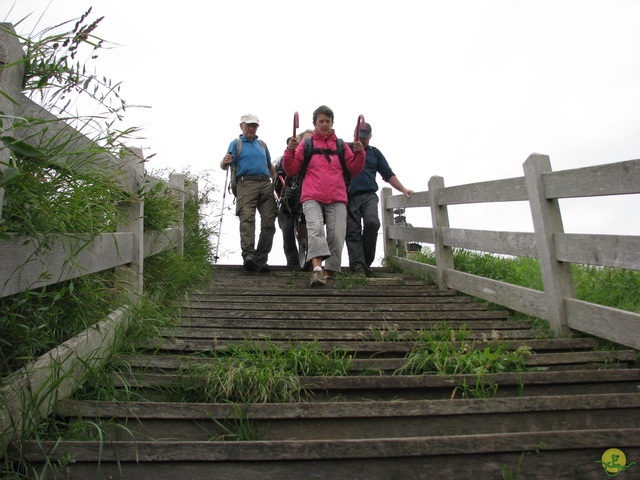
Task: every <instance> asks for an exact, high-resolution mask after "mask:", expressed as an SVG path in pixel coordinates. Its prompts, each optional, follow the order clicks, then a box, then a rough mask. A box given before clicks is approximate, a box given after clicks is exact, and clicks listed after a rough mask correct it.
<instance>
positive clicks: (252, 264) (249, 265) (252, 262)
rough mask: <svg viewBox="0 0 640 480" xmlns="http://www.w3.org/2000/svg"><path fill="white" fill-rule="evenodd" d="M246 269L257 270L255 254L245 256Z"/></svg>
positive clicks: (248, 270)
mask: <svg viewBox="0 0 640 480" xmlns="http://www.w3.org/2000/svg"><path fill="white" fill-rule="evenodd" d="M244 269H245V270H246V271H247V272H255V271H256V259H255V258H253V255H247V256H246V257H244Z"/></svg>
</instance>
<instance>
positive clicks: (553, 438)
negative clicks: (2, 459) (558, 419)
mask: <svg viewBox="0 0 640 480" xmlns="http://www.w3.org/2000/svg"><path fill="white" fill-rule="evenodd" d="M612 445H615V446H616V448H618V449H621V450H623V451H625V452H626V453H627V458H628V459H629V461H631V459H633V458H638V456H639V455H640V452H639V451H638V448H637V446H638V445H640V429H636V428H611V429H609V430H593V431H592V430H565V431H543V432H527V433H504V434H488V435H449V436H437V437H410V438H384V439H357V440H334V439H332V440H289V441H278V442H269V441H257V442H209V441H201V442H151V441H146V442H145V441H136V442H128V441H113V442H107V443H105V442H97V441H96V442H65V441H62V442H55V441H41V442H33V443H28V444H25V445H24V446H23V452H24V454H25V456H26V457H27V458H28V459H30V460H31V461H32V462H34V464H36V465H37V462H44V461H45V459H48V460H49V461H50V462H55V461H57V460H67V461H70V462H71V463H70V464H69V466H72V467H73V468H71V469H70V472H72V473H70V474H69V475H68V476H67V474H66V473H65V476H64V478H70V479H86V478H135V479H136V480H147V479H150V480H157V479H158V478H162V479H169V480H172V479H175V480H178V479H180V480H182V479H184V478H190V479H211V478H223V479H224V478H256V477H258V476H260V477H264V476H267V477H268V478H300V476H301V475H303V476H304V478H327V477H330V478H349V479H388V478H425V474H428V475H433V472H437V475H438V477H439V478H503V477H502V474H503V472H504V469H505V468H508V469H509V470H510V471H511V472H515V471H516V469H518V468H517V467H518V466H520V468H519V469H518V470H521V471H523V472H525V473H524V477H521V478H563V479H564V478H567V479H568V478H578V477H577V476H578V475H580V476H581V477H582V478H585V477H586V478H606V476H605V472H604V470H603V467H602V465H601V464H600V463H599V462H600V460H601V459H602V456H603V453H604V452H605V451H606V450H608V449H610V448H612ZM302 472H303V473H302ZM98 473H99V475H100V476H99V477H97V474H98ZM629 473H630V472H629Z"/></svg>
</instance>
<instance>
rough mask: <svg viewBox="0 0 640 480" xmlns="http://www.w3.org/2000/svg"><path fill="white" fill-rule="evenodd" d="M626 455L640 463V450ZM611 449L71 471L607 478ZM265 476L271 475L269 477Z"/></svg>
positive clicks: (77, 478) (384, 479) (141, 478)
mask: <svg viewBox="0 0 640 480" xmlns="http://www.w3.org/2000/svg"><path fill="white" fill-rule="evenodd" d="M624 448H625V451H626V452H627V453H628V454H629V455H630V456H633V458H635V457H636V456H638V455H639V453H636V450H635V449H627V448H626V447H624ZM606 449H607V448H606V447H603V446H601V445H597V446H595V447H594V448H591V449H575V450H562V451H540V450H531V451H525V450H523V451H521V452H492V453H488V454H474V455H469V456H466V457H464V458H462V457H461V455H460V454H455V455H440V456H429V457H402V458H395V457H389V458H386V457H385V458H363V459H343V460H340V459H326V460H323V459H318V460H300V461H295V460H286V461H275V460H271V461H264V462H252V461H245V462H235V461H233V462H216V463H215V464H212V463H208V462H182V461H181V462H161V463H160V462H159V463H157V464H153V463H134V462H122V463H119V462H118V463H115V462H114V463H103V464H99V465H96V464H94V463H86V462H77V463H74V464H73V468H70V467H69V466H68V470H69V472H68V473H67V472H66V471H65V473H64V478H65V479H66V480H86V479H88V478H97V477H98V475H104V477H103V478H123V475H124V476H125V477H126V478H135V479H136V480H157V479H159V478H162V479H163V480H184V478H185V476H188V478H189V479H191V480H210V479H211V478H212V477H214V478H216V479H221V480H222V479H224V480H227V479H228V480H231V479H250V478H263V477H265V476H266V475H268V477H270V478H278V479H279V478H283V479H284V478H286V479H289V478H300V475H301V474H300V472H304V473H303V475H304V478H305V479H310V480H311V479H313V480H319V479H325V478H327V476H331V478H341V479H342V478H344V479H347V478H348V479H352V480H388V479H390V478H398V479H405V478H407V479H408V478H426V477H425V472H429V473H428V474H429V475H430V474H431V472H438V475H439V476H440V477H443V478H461V479H468V478H491V479H494V478H504V475H505V469H508V471H509V472H511V474H514V473H513V472H518V477H519V478H522V479H525V478H526V479H529V478H562V479H570V478H578V477H577V476H576V472H579V475H580V476H581V477H582V478H603V477H602V475H604V473H603V469H602V466H601V465H600V464H598V463H595V461H594V460H593V459H594V458H595V459H599V458H601V457H602V455H603V452H604V451H605V450H606ZM265 472H268V474H266V473H265Z"/></svg>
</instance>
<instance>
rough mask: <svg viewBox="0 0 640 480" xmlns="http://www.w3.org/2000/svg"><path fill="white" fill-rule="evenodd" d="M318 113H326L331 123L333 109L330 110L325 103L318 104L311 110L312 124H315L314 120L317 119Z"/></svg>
mask: <svg viewBox="0 0 640 480" xmlns="http://www.w3.org/2000/svg"><path fill="white" fill-rule="evenodd" d="M318 115H326V116H327V117H329V118H330V119H331V123H333V110H331V109H330V108H329V107H327V106H326V105H320V106H319V107H318V108H316V109H315V111H314V112H313V124H314V125H315V124H316V120H317V119H318Z"/></svg>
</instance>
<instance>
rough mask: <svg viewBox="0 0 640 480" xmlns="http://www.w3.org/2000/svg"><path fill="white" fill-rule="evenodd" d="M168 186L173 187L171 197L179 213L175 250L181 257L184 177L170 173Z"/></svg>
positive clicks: (182, 249) (182, 247)
mask: <svg viewBox="0 0 640 480" xmlns="http://www.w3.org/2000/svg"><path fill="white" fill-rule="evenodd" d="M169 185H171V186H172V187H173V195H174V196H175V198H176V204H177V207H178V209H179V212H180V213H179V215H180V236H179V239H178V245H177V248H178V252H179V253H180V255H181V256H182V255H183V254H184V202H185V190H184V175H182V174H179V173H172V174H171V175H169Z"/></svg>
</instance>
